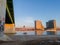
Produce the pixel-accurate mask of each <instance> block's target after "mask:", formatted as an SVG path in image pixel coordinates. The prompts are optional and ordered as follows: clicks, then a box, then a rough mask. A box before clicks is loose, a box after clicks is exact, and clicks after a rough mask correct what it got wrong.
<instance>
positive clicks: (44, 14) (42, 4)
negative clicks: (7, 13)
mask: <svg viewBox="0 0 60 45" xmlns="http://www.w3.org/2000/svg"><path fill="white" fill-rule="evenodd" d="M13 1H14V14H15V24H16V27H20V26H23V25H26V26H32V27H34V21H35V20H42V24H43V25H44V27H46V22H47V21H48V20H53V19H54V20H56V22H57V27H60V21H59V17H60V0H13Z"/></svg>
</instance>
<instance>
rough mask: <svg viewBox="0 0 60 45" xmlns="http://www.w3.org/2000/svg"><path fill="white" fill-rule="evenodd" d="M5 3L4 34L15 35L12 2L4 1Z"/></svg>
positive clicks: (11, 0) (9, 0)
mask: <svg viewBox="0 0 60 45" xmlns="http://www.w3.org/2000/svg"><path fill="white" fill-rule="evenodd" d="M5 2H6V11H5V12H6V13H5V24H4V33H15V21H14V10H13V0H5Z"/></svg>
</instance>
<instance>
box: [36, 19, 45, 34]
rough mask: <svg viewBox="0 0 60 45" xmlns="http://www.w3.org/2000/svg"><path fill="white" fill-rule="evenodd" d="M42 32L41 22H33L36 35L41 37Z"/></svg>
mask: <svg viewBox="0 0 60 45" xmlns="http://www.w3.org/2000/svg"><path fill="white" fill-rule="evenodd" d="M43 31H44V27H43V25H42V22H41V21H40V20H36V21H35V33H36V35H41V34H42V33H43Z"/></svg>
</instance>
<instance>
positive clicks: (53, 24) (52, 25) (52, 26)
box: [46, 20, 56, 30]
mask: <svg viewBox="0 0 60 45" xmlns="http://www.w3.org/2000/svg"><path fill="white" fill-rule="evenodd" d="M46 28H47V29H53V30H56V20H50V21H48V22H46Z"/></svg>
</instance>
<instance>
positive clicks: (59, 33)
mask: <svg viewBox="0 0 60 45" xmlns="http://www.w3.org/2000/svg"><path fill="white" fill-rule="evenodd" d="M25 34H26V35H35V31H16V35H25ZM42 35H48V34H47V31H44V32H43V33H42ZM56 35H60V31H56Z"/></svg>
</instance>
